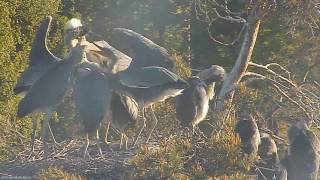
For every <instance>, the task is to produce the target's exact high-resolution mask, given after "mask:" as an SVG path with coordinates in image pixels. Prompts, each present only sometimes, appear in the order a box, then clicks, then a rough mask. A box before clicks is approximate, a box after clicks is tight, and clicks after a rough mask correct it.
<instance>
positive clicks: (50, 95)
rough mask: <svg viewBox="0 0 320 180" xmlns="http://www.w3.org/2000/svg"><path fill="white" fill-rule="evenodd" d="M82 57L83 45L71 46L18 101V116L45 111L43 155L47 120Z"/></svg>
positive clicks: (60, 99)
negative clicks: (64, 56)
mask: <svg viewBox="0 0 320 180" xmlns="http://www.w3.org/2000/svg"><path fill="white" fill-rule="evenodd" d="M84 58H85V54H84V47H82V46H80V45H77V46H76V47H74V48H72V49H71V51H70V53H69V55H68V56H67V57H66V58H64V60H62V61H58V62H57V64H56V65H55V66H54V67H53V68H51V69H49V70H48V71H47V72H45V73H44V74H43V75H42V76H41V77H40V78H39V79H38V80H37V81H35V82H34V84H33V85H32V86H31V88H30V89H29V91H28V93H27V94H26V96H25V97H24V98H23V99H22V100H21V101H20V103H19V106H18V111H17V116H18V117H24V116H26V115H28V114H31V113H34V112H45V114H46V117H45V119H44V121H43V127H42V131H41V138H42V140H43V144H44V153H45V157H47V155H48V154H47V153H48V152H47V146H46V136H47V128H48V121H49V119H50V118H51V116H52V113H53V111H54V109H55V107H56V106H57V105H58V104H59V103H60V102H61V101H62V99H63V97H64V95H65V92H66V91H67V90H68V88H69V86H70V84H71V81H72V76H73V71H74V68H75V66H77V65H79V64H80V63H81V61H82V60H83V59H84Z"/></svg>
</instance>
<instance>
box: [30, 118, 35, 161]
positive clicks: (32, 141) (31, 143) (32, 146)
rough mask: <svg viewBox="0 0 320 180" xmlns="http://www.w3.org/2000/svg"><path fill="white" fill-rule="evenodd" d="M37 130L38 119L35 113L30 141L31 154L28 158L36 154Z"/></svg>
mask: <svg viewBox="0 0 320 180" xmlns="http://www.w3.org/2000/svg"><path fill="white" fill-rule="evenodd" d="M36 130H37V119H36V117H35V116H34V115H33V116H32V134H31V141H30V147H31V148H30V154H29V156H28V159H29V158H31V157H32V156H33V155H34V142H35V139H36Z"/></svg>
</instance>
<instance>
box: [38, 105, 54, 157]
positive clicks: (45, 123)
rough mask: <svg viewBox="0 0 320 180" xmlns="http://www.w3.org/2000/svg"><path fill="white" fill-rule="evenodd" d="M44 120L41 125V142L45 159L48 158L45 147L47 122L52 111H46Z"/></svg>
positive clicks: (46, 146) (46, 147)
mask: <svg viewBox="0 0 320 180" xmlns="http://www.w3.org/2000/svg"><path fill="white" fill-rule="evenodd" d="M45 114H46V115H45V118H44V120H43V124H42V130H41V139H42V142H43V153H44V158H45V159H47V158H48V153H49V152H48V145H47V135H48V125H49V120H50V118H51V115H52V111H51V110H50V109H48V110H47V111H46V113H45Z"/></svg>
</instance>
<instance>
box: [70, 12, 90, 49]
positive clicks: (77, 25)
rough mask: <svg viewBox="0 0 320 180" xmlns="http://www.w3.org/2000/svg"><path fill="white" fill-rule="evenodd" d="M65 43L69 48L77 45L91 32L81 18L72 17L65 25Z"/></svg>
mask: <svg viewBox="0 0 320 180" xmlns="http://www.w3.org/2000/svg"><path fill="white" fill-rule="evenodd" d="M64 31H65V38H64V39H65V43H66V44H67V46H69V48H71V47H75V46H76V44H77V43H78V42H79V39H84V38H85V35H86V34H87V33H88V32H89V29H88V28H87V26H84V25H82V23H81V21H80V19H77V18H72V19H70V20H69V21H68V22H67V23H66V25H65V27H64Z"/></svg>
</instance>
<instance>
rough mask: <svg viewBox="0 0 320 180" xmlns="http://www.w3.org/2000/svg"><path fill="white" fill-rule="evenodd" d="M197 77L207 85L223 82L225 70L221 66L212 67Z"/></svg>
mask: <svg viewBox="0 0 320 180" xmlns="http://www.w3.org/2000/svg"><path fill="white" fill-rule="evenodd" d="M197 76H198V77H199V78H200V79H201V80H203V81H205V82H207V83H211V82H217V81H223V79H224V77H225V70H224V68H223V67H221V66H218V65H212V66H211V67H210V68H207V69H204V70H202V71H201V72H200V73H198V74H197Z"/></svg>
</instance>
